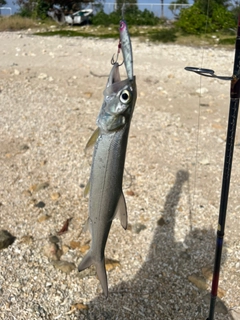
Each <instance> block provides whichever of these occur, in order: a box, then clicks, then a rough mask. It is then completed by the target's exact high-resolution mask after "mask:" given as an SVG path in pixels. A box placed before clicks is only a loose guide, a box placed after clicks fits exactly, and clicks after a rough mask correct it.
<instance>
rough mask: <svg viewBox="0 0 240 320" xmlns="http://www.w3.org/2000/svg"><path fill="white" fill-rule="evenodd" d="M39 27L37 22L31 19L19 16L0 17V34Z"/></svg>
mask: <svg viewBox="0 0 240 320" xmlns="http://www.w3.org/2000/svg"><path fill="white" fill-rule="evenodd" d="M37 25H38V24H37V22H36V21H34V20H32V19H30V18H23V17H20V16H18V15H13V16H10V17H1V16H0V32H2V31H18V30H26V29H29V28H36V27H37Z"/></svg>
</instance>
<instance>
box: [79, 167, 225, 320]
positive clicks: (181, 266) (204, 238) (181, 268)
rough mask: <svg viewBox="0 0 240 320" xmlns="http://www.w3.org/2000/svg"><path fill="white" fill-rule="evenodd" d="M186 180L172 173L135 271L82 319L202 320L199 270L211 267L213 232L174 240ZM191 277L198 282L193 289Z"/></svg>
mask: <svg viewBox="0 0 240 320" xmlns="http://www.w3.org/2000/svg"><path fill="white" fill-rule="evenodd" d="M188 180H189V173H188V171H185V170H179V171H178V172H177V174H176V180H175V183H174V185H173V187H172V188H171V189H170V191H169V193H168V195H167V197H166V201H165V205H164V212H162V214H161V217H160V218H159V220H158V221H157V227H156V230H155V234H154V237H153V240H152V243H151V245H150V248H149V253H148V256H147V259H146V260H145V262H144V264H143V265H142V267H141V268H140V270H139V271H138V273H137V274H136V275H135V276H134V278H133V279H132V280H131V281H129V282H121V283H120V284H118V285H116V286H115V287H113V288H112V289H110V291H109V297H108V299H107V300H106V299H105V298H104V297H103V296H102V295H100V296H99V297H97V298H96V299H94V300H92V301H91V303H90V305H89V309H88V311H87V313H86V314H85V316H84V319H101V320H102V319H104V320H109V319H112V320H113V319H134V320H135V319H149V320H153V319H158V320H159V319H161V320H165V319H167V320H170V319H172V320H186V319H191V320H193V319H196V320H200V319H203V320H206V318H207V316H208V310H209V302H210V296H209V292H208V291H207V289H208V288H207V283H206V280H204V277H203V276H202V274H201V270H202V268H203V267H205V266H206V264H207V265H209V263H211V266H212V265H213V260H214V250H215V232H214V230H213V229H198V228H195V229H191V230H190V232H189V233H188V234H187V235H186V236H185V238H184V240H183V241H176V240H175V230H174V229H175V224H176V215H177V214H178V211H177V207H178V204H179V200H180V198H181V194H182V188H183V185H184V183H186V182H187V181H188ZM194 277H195V278H194ZM192 278H193V279H196V280H195V281H197V280H198V281H199V282H198V283H197V284H195V285H194V284H193V283H192V282H191V281H190V279H192ZM201 281H202V282H201ZM223 309H224V308H223ZM223 312H225V314H224V315H223V314H222V315H221V314H219V315H217V316H216V317H215V320H218V319H225V320H226V319H230V318H229V317H228V318H227V316H226V312H227V309H226V307H225V309H224V310H223ZM82 316H83V315H82ZM79 319H80V318H79ZM81 319H82V318H81Z"/></svg>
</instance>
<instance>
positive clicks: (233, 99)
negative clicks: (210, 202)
mask: <svg viewBox="0 0 240 320" xmlns="http://www.w3.org/2000/svg"><path fill="white" fill-rule="evenodd" d="M185 69H186V70H187V71H193V72H195V73H197V74H200V75H202V76H207V77H211V78H218V79H221V80H231V87H230V107H229V116H228V129H227V140H226V148H225V160H224V167H223V176H222V191H221V198H220V208H219V217H218V228H217V239H216V249H215V262H214V269H213V279H212V289H211V299H210V308H209V316H208V318H207V320H213V319H214V310H215V304H216V299H217V291H218V282H219V275H220V267H221V256H222V247H223V238H224V229H225V221H226V215H227V204H228V194H229V186H230V179H231V170H232V160H233V151H234V141H235V135H236V127H237V117H238V107H239V98H240V81H239V79H240V15H239V17H238V27H237V38H236V43H235V58H234V66H233V76H232V77H224V76H217V75H215V73H214V71H213V70H211V69H203V68H195V67H186V68H185Z"/></svg>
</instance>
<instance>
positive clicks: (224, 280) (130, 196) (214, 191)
mask: <svg viewBox="0 0 240 320" xmlns="http://www.w3.org/2000/svg"><path fill="white" fill-rule="evenodd" d="M0 43H1V46H0V68H1V69H0V131H1V135H0V177H1V186H0V214H1V220H0V229H4V230H8V231H9V232H10V233H11V234H12V235H14V236H15V237H16V240H15V242H14V243H13V244H12V245H11V246H9V247H8V248H6V249H3V250H1V251H0V319H4V320H6V319H18V320H19V319H164V320H165V319H174V320H175V319H179V320H180V319H181V320H185V319H206V317H207V315H208V308H209V292H210V286H211V281H210V278H211V270H212V267H213V261H214V249H215V234H216V228H217V222H218V210H219V201H220V191H221V178H222V167H223V158H224V150H225V138H226V126H227V117H228V109H229V88H230V83H229V82H228V81H220V80H217V79H209V78H203V77H202V78H200V77H199V76H198V75H196V74H193V73H191V72H187V71H185V70H184V67H186V66H198V67H199V66H203V67H206V68H211V69H214V70H215V71H216V73H217V74H219V75H231V74H232V66H233V58H234V51H233V50H231V51H227V50H223V49H218V48H217V47H214V48H203V49H202V48H194V47H180V46H177V45H163V44H151V43H148V42H140V41H139V40H138V39H133V41H132V44H133V54H134V72H135V75H136V77H137V86H138V98H137V104H136V108H135V112H134V116H133V120H132V125H131V132H130V136H129V144H128V151H127V158H126V171H125V174H124V193H125V195H126V201H127V206H128V215H129V230H127V231H124V230H122V228H121V226H120V223H119V221H118V220H116V221H114V223H113V226H112V229H111V233H110V235H109V239H108V243H107V248H106V257H107V258H108V259H111V260H113V261H112V262H111V261H110V262H109V263H108V267H109V271H108V282H109V298H108V299H107V300H106V299H105V298H104V297H103V295H102V290H101V287H100V284H99V281H98V280H97V279H96V275H95V270H94V268H93V269H92V268H90V269H88V270H86V271H84V273H80V274H79V273H78V272H77V265H78V263H79V262H80V261H81V258H82V256H83V255H84V254H85V252H86V250H87V248H88V246H89V240H90V235H89V233H83V232H81V231H82V227H83V225H84V222H85V221H86V218H87V214H88V206H87V205H88V200H87V199H85V198H83V196H82V193H83V187H84V185H85V184H86V182H87V180H88V176H89V172H90V164H91V152H88V153H87V154H86V155H85V154H84V152H83V150H84V147H85V144H86V142H87V140H88V138H89V136H90V134H91V133H92V131H93V130H94V128H95V121H96V117H97V115H98V111H99V109H100V107H101V103H102V92H103V90H104V87H105V84H106V81H107V76H108V74H109V72H110V69H111V64H110V60H111V57H112V55H113V54H114V53H116V51H117V45H118V42H117V41H116V40H99V39H83V38H59V37H49V38H44V37H38V36H34V35H32V34H31V32H25V33H7V32H6V33H1V34H0ZM122 69H123V72H122V75H123V76H124V67H122ZM200 79H201V80H200ZM200 88H201V90H202V94H201V95H200V94H199V90H200ZM239 142H240V141H239V130H238V131H237V135H236V143H235V146H236V148H235V154H234V162H233V172H232V180H231V189H230V196H229V206H228V217H227V223H226V235H225V243H224V249H223V265H222V270H221V277H220V292H219V295H220V298H221V299H219V300H218V302H217V308H216V317H215V319H218V320H223V319H224V320H226V319H235V320H236V319H239V317H240V316H239V312H240V286H239V272H240V268H239V267H240V263H239V258H240V246H239V224H240V223H239V219H238V212H239V208H240V202H239V185H240V182H239V181H240V179H239V178H240V176H239V175H240V168H239V165H238V161H237V159H238V158H239V156H240V149H239V146H240V144H239ZM70 218H72V219H71V221H70V222H69V227H68V231H67V232H65V233H64V234H62V235H58V238H57V239H56V238H52V237H51V238H49V237H50V236H54V235H57V231H59V230H60V229H61V228H62V227H63V225H64V222H65V221H66V220H67V219H70ZM50 240H51V241H50ZM56 241H58V244H57V245H56V244H54V243H53V242H56ZM54 250H55V251H54ZM57 250H59V255H58V253H56V251H57ZM53 251H54V252H53ZM53 259H55V260H53ZM58 259H60V261H62V263H63V264H64V263H65V265H66V266H67V267H66V268H68V269H64V271H62V270H60V269H61V267H59V265H60V263H59V261H58ZM56 260H57V262H56ZM69 268H70V269H69Z"/></svg>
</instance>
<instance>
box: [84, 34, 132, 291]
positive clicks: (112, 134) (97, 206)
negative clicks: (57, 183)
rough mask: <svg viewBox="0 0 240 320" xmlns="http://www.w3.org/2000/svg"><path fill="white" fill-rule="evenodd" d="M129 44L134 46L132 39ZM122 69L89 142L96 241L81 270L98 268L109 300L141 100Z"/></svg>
mask: <svg viewBox="0 0 240 320" xmlns="http://www.w3.org/2000/svg"><path fill="white" fill-rule="evenodd" d="M128 36H129V35H128ZM128 43H131V42H130V38H129V42H128ZM122 49H123V48H122ZM130 61H132V53H131V57H130ZM126 62H127V63H128V60H127V61H126V60H125V67H126ZM119 67H120V65H119V64H118V63H117V62H115V63H114V64H113V67H112V70H111V72H110V75H109V78H108V81H107V85H106V89H105V90H104V101H103V104H102V107H101V110H100V113H99V116H98V118H97V126H98V128H97V130H96V131H95V132H94V133H93V138H90V140H89V142H88V145H91V144H93V142H94V141H95V140H96V143H95V146H94V152H93V159H92V167H91V174H90V196H89V217H88V225H89V229H90V232H91V234H92V241H91V247H90V249H89V251H88V253H87V254H86V255H85V256H84V257H83V259H82V261H81V263H80V264H79V266H78V271H82V270H84V269H86V268H88V267H89V266H90V265H92V264H93V265H95V267H96V271H97V275H98V278H99V280H100V283H101V286H102V289H103V293H104V295H105V296H106V297H107V296H108V284H107V275H106V269H105V257H104V251H105V246H106V242H107V238H108V234H109V231H110V228H111V224H112V221H113V219H114V217H115V216H116V214H117V213H118V215H119V217H120V221H121V225H122V227H123V228H124V229H126V228H127V208H126V202H125V198H124V195H123V191H122V180H123V171H124V163H125V155H126V148H127V141H128V133H129V128H130V123H131V118H132V114H133V111H134V106H135V102H136V98H137V88H136V79H135V76H132V78H130V79H129V78H128V79H126V80H123V81H121V79H120V74H119Z"/></svg>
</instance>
